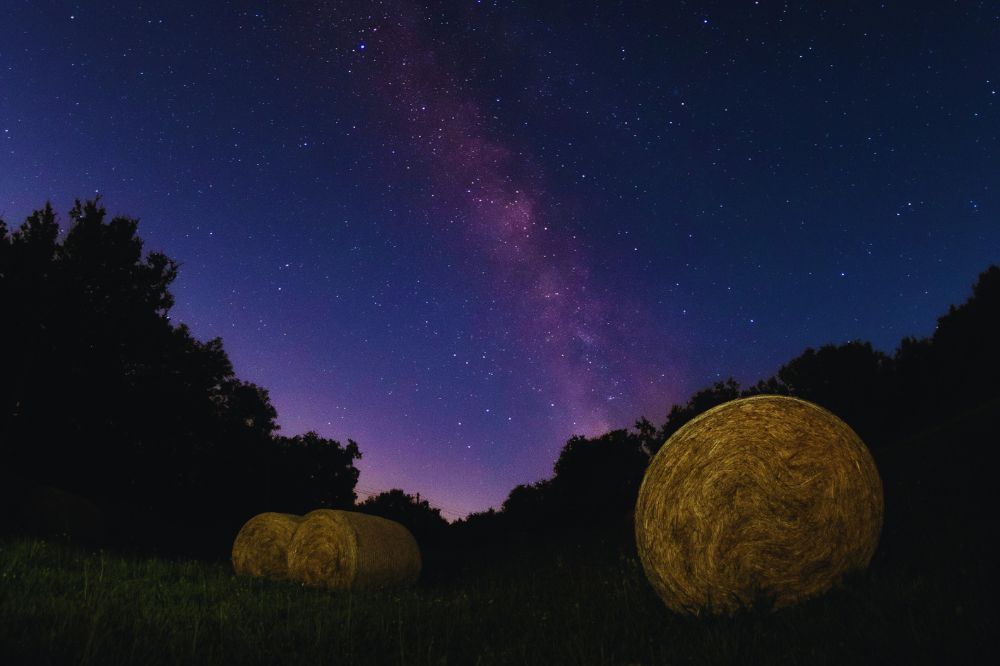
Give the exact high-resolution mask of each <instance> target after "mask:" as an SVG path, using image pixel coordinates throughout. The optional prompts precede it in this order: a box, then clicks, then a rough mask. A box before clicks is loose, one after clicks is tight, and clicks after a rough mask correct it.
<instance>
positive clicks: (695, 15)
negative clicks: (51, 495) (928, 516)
mask: <svg viewBox="0 0 1000 666" xmlns="http://www.w3.org/2000/svg"><path fill="white" fill-rule="evenodd" d="M917 7H919V9H918V8H917ZM998 90H1000V4H998V3H996V2H946V1H944V0H942V1H941V2H932V3H914V2H903V1H900V2H884V3H879V2H843V3H841V2H814V3H807V4H806V5H803V4H802V3H794V2H777V1H771V0H760V1H759V2H754V1H753V0H749V1H743V2H649V3H638V2H636V3H631V2H617V3H616V2H600V3H593V2H585V1H584V2H564V3H558V4H557V3H528V2H520V3H513V2H473V1H466V2H439V3H415V2H402V1H396V0H388V1H386V2H323V1H320V0H317V1H315V2H312V1H310V2H306V1H298V2H222V1H218V2H216V1H215V0H209V1H206V0H199V1H198V2H189V1H187V0H174V1H171V2H166V1H164V2H146V3H136V2H120V3H116V2H96V1H95V2H60V1H58V0H53V1H47V2H38V1H37V0H2V1H0V216H2V217H3V218H4V219H6V220H7V222H8V224H15V225H16V224H19V223H20V222H21V221H23V218H24V216H25V215H27V214H28V213H29V212H30V211H31V210H33V209H35V208H38V207H40V206H41V205H42V204H44V202H45V201H46V200H51V201H52V203H53V204H54V205H55V207H56V208H57V209H58V210H60V211H62V213H63V217H62V220H63V221H64V222H65V220H66V217H65V212H66V211H67V210H68V209H69V207H70V206H71V205H72V202H73V200H74V198H76V197H80V198H84V197H91V196H93V195H94V193H97V192H99V193H100V194H101V195H102V196H103V202H104V204H105V205H106V206H107V208H108V210H109V213H111V214H126V215H131V216H135V217H138V218H140V220H141V223H140V225H139V234H140V235H141V236H142V238H143V239H144V240H145V241H146V248H147V249H148V250H158V251H162V252H165V253H166V254H167V255H168V256H170V257H172V258H174V259H176V260H177V261H179V262H180V264H181V269H180V277H179V278H178V280H177V281H176V283H175V284H174V286H173V292H174V294H175V295H176V297H177V305H176V307H175V308H174V310H173V311H172V313H171V314H172V319H173V320H174V321H176V322H181V321H183V322H185V323H187V324H188V325H189V326H190V327H191V329H192V332H193V333H194V335H195V336H196V337H198V338H199V339H202V340H206V339H209V338H212V337H215V336H221V337H222V338H223V340H224V342H225V348H226V350H227V352H228V353H229V356H230V358H231V359H232V360H233V363H234V366H235V369H236V373H237V375H238V376H239V377H240V378H242V379H245V380H248V381H253V382H256V383H258V384H260V385H262V386H264V387H266V388H267V389H268V390H269V391H270V395H271V400H272V402H273V403H274V405H275V407H276V408H277V410H278V414H279V418H278V420H279V423H280V424H281V427H282V429H281V432H282V433H283V434H286V435H293V434H299V433H302V432H305V431H307V430H315V431H317V432H319V433H320V434H321V435H323V436H325V437H330V438H334V439H338V440H341V441H346V439H347V438H353V439H355V440H356V441H358V443H359V445H360V447H361V450H362V452H363V454H364V458H363V460H361V461H360V463H359V467H360V468H361V470H362V473H361V480H360V482H359V488H358V489H359V493H360V494H361V495H367V494H370V493H371V492H377V491H379V490H384V489H388V488H391V487H401V488H403V489H405V490H406V491H407V492H410V493H416V492H419V493H420V494H421V496H422V497H424V498H426V499H428V500H430V501H431V503H432V504H434V505H436V506H439V507H440V508H442V509H443V513H444V515H445V516H447V517H449V518H456V517H459V516H461V515H464V514H466V513H468V512H469V511H475V510H481V509H485V508H486V507H489V506H498V505H499V504H500V503H501V502H502V501H503V499H504V498H505V497H506V495H507V493H508V492H509V490H510V489H511V488H512V487H513V486H514V485H516V484H518V483H525V482H532V481H536V480H538V479H541V478H545V477H548V476H550V475H551V471H552V463H553V462H554V460H555V458H556V456H557V455H558V452H559V449H560V448H561V446H562V445H563V444H564V443H565V440H566V439H567V438H568V437H569V436H570V435H572V434H574V433H578V434H586V435H595V434H599V433H602V432H605V431H607V430H610V429H614V428H621V427H627V426H630V425H631V424H632V423H634V421H635V420H636V419H638V418H639V417H641V416H643V415H645V416H647V417H649V418H650V419H651V420H652V421H653V422H654V423H656V424H660V423H662V422H663V420H664V419H665V416H666V414H667V411H668V410H669V408H670V406H671V405H672V404H674V403H683V402H685V401H686V400H687V398H688V397H689V396H690V395H691V394H692V393H693V392H694V391H696V390H698V389H700V388H704V387H706V386H708V385H710V384H711V383H713V382H715V381H719V380H721V379H725V378H726V377H728V376H730V375H732V376H734V377H735V378H736V379H738V380H739V381H740V382H742V383H743V384H744V385H747V384H753V383H755V382H756V381H757V380H758V379H762V378H764V377H767V376H770V375H771V374H773V373H774V372H775V371H776V370H777V369H778V367H779V366H780V365H781V363H783V362H786V361H788V360H790V359H791V358H793V357H794V356H796V355H797V354H799V353H800V352H802V351H803V350H804V349H805V348H806V347H807V346H812V347H818V346H821V345H823V344H826V343H837V344H840V343H843V342H846V341H848V340H854V339H862V340H867V341H871V342H872V343H873V345H874V346H875V347H876V348H878V349H881V350H883V351H886V352H888V353H891V352H892V351H893V349H894V348H895V346H896V345H897V343H898V342H899V340H900V338H902V337H903V336H905V335H914V336H918V337H922V336H926V335H930V334H931V333H932V332H933V330H934V324H935V319H936V317H938V316H939V315H941V314H943V313H944V312H945V311H946V310H947V307H948V305H949V304H951V303H960V302H962V301H963V300H964V299H965V298H966V297H967V296H968V295H969V294H970V293H971V289H970V288H971V285H972V283H973V282H974V281H975V279H976V276H977V275H978V273H979V272H980V271H982V270H984V269H985V268H986V267H987V266H988V265H989V264H990V263H993V262H1000V213H998V211H1000V190H998V188H1000V159H998V158H1000V154H998V150H1000V140H998V133H1000V95H998V94H997V91H998Z"/></svg>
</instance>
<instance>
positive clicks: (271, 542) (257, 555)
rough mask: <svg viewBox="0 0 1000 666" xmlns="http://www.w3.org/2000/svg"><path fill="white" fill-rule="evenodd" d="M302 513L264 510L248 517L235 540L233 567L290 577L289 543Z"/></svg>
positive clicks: (238, 570) (255, 573)
mask: <svg viewBox="0 0 1000 666" xmlns="http://www.w3.org/2000/svg"><path fill="white" fill-rule="evenodd" d="M301 522H302V516H296V515H293V514H290V513H270V512H269V513H261V514H258V515H256V516H254V517H253V518H251V519H250V520H248V521H247V522H246V523H245V524H244V525H243V527H242V528H240V531H239V534H237V535H236V539H235V540H234V541H233V569H234V570H235V571H236V573H237V574H239V575H243V576H258V577H264V578H276V579H281V578H287V577H288V544H289V542H291V540H292V535H293V534H295V528H296V527H298V526H299V523H301Z"/></svg>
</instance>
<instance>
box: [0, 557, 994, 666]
mask: <svg viewBox="0 0 1000 666" xmlns="http://www.w3.org/2000/svg"><path fill="white" fill-rule="evenodd" d="M970 554H971V553H965V555H970ZM963 559H964V558H963ZM966 561H967V564H968V566H966V567H964V568H961V569H960V570H959V569H956V570H951V569H946V568H942V569H941V570H940V571H939V572H938V573H937V574H936V575H935V574H931V573H928V572H927V571H918V570H907V569H898V570H888V569H887V568H886V567H880V566H876V567H873V568H872V569H871V570H870V571H868V572H867V573H865V574H863V575H861V576H858V577H856V578H854V579H852V580H849V581H847V583H846V584H845V585H844V586H843V587H842V588H841V589H838V590H836V591H834V592H833V593H831V594H828V595H826V596H824V597H822V598H819V599H816V600H813V601H812V602H809V603H806V604H804V605H801V606H799V607H796V608H792V609H787V610H783V611H779V612H777V613H773V614H768V613H754V614H746V615H743V616H738V617H735V618H728V619H719V618H715V619H691V618H682V617H678V616H675V615H672V614H670V613H669V612H668V611H666V609H665V608H664V607H663V606H662V604H661V603H660V602H659V600H658V599H657V598H656V597H655V596H654V595H653V593H652V592H651V590H650V589H649V587H648V586H647V584H646V582H645V579H644V577H643V574H642V570H641V568H640V567H639V565H638V563H637V562H636V561H635V560H634V559H631V558H627V557H622V558H621V559H620V560H619V561H618V562H617V563H613V564H603V565H587V564H583V563H577V564H567V563H562V562H561V561H560V560H558V559H556V558H548V560H547V561H546V558H544V557H541V556H540V557H539V559H538V563H537V564H536V565H535V566H530V567H529V566H520V565H518V566H513V565H512V566H510V567H508V568H506V570H504V567H500V568H499V570H498V569H497V568H494V569H493V570H492V571H491V572H490V573H486V572H485V571H482V572H479V573H478V574H477V573H475V567H472V568H471V569H470V570H469V571H468V572H467V573H466V574H464V575H463V576H462V577H460V578H459V579H456V580H451V581H447V582H440V583H436V584H435V583H430V584H422V585H419V586H417V587H415V588H412V589H407V590H401V591H398V590H397V591H391V592H390V591H376V592H365V593H357V592H356V593H353V594H348V593H330V592H323V591H318V590H312V589H306V588H302V587H299V586H297V585H294V584H283V583H272V582H265V581H260V580H249V579H243V578H236V577H234V576H233V574H232V572H231V570H230V568H229V567H228V566H227V565H225V564H223V563H216V564H210V563H204V562H195V561H168V560H157V559H140V558H132V559H129V558H125V557H121V556H115V555H111V554H107V553H103V552H99V551H98V552H88V551H84V550H80V549H78V548H75V547H71V546H68V545H65V544H59V543H52V542H43V541H38V540H23V539H22V540H9V541H5V542H3V543H2V545H0V577H2V578H0V580H2V588H0V590H2V591H0V662H2V663H5V664H19V663H36V664H45V663H53V664H64V663H78V664H88V663H89V664H120V663H141V664H229V663H232V664H237V663H238V664H273V663H296V664H369V663H372V664H495V663H496V664H523V663H548V664H576V663H581V664H591V663H593V664H602V663H608V664H633V663H634V664H667V663H681V664H687V663H693V664H704V663H707V664H718V663H829V664H843V663H858V662H866V663H886V662H890V661H894V662H898V663H961V662H966V663H967V662H969V661H977V660H980V659H981V658H982V655H983V654H984V653H985V649H986V648H987V647H988V643H989V641H991V640H992V636H991V635H990V632H992V631H993V630H994V629H995V624H994V622H993V616H992V613H993V611H992V608H990V606H991V604H992V600H991V599H988V598H987V594H986V592H985V590H984V589H983V588H982V585H981V581H983V580H984V576H985V574H986V573H987V572H986V571H984V570H982V568H984V567H985V557H984V558H978V557H977V558H973V559H971V560H966Z"/></svg>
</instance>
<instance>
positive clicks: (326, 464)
mask: <svg viewBox="0 0 1000 666" xmlns="http://www.w3.org/2000/svg"><path fill="white" fill-rule="evenodd" d="M70 220H71V224H70V227H69V229H68V231H67V233H66V235H65V238H64V239H63V240H62V242H60V241H59V225H58V223H57V220H56V215H55V213H54V211H53V210H52V207H51V206H50V205H46V207H45V208H43V209H42V210H39V211H36V212H35V213H33V214H32V215H31V216H29V217H28V219H27V220H26V221H25V223H24V224H23V225H22V226H21V227H20V228H19V229H18V230H16V231H15V232H13V233H12V234H8V232H7V228H6V225H2V224H0V311H2V312H3V320H4V322H5V325H4V326H2V327H0V348H2V349H4V350H5V359H4V371H3V373H2V375H0V447H2V450H0V455H2V456H3V459H4V461H5V465H4V466H5V468H6V470H5V471H6V475H7V476H10V477H13V478H14V479H16V480H17V482H16V483H15V482H13V481H12V482H11V483H10V484H9V485H10V486H11V487H15V486H16V487H26V488H30V487H31V486H32V484H35V485H51V486H55V487H58V488H64V489H67V490H69V491H72V492H74V493H79V494H80V495H82V496H85V497H89V498H91V499H93V500H96V501H98V502H99V503H101V504H102V505H104V506H106V507H109V508H111V509H112V513H114V514H115V515H116V516H117V520H115V521H113V522H114V523H115V524H116V525H117V527H118V529H117V534H118V536H119V537H121V538H123V539H124V538H127V539H137V540H139V541H141V542H144V545H152V546H156V547H171V546H173V547H180V548H183V549H188V550H190V549H191V546H194V547H195V549H196V550H198V549H200V548H199V545H198V544H194V543H190V544H185V543H183V542H184V541H192V542H193V541H198V540H199V539H200V537H198V536H196V535H197V534H198V533H199V532H209V531H214V532H215V533H222V534H224V535H225V536H224V538H220V539H219V544H218V545H221V544H222V543H223V542H224V541H226V540H228V539H230V537H231V534H229V532H230V531H232V533H235V529H238V527H239V524H240V523H241V522H242V521H243V520H246V519H247V518H249V517H250V515H253V513H256V512H258V511H263V510H267V509H268V508H269V506H270V505H272V504H274V503H282V502H284V503H288V504H295V501H296V499H297V498H295V497H288V498H284V500H282V499H281V498H280V497H279V495H280V494H281V493H282V492H286V493H287V492H290V491H291V490H292V489H294V491H295V492H297V493H300V494H301V493H305V494H308V495H310V497H315V498H321V499H322V501H324V502H333V503H336V502H346V503H347V504H348V505H349V504H350V502H351V501H352V500H353V488H354V483H355V482H356V480H357V470H356V469H354V467H353V459H354V458H356V457H358V456H359V455H360V454H358V453H357V446H356V445H354V444H353V443H351V444H349V446H348V451H353V453H354V455H350V454H348V455H346V456H340V457H337V456H336V455H333V456H332V457H331V455H330V451H333V450H337V449H339V444H338V445H337V446H336V447H334V446H329V447H325V448H324V446H323V443H322V442H323V441H322V440H318V438H316V437H315V436H314V435H313V436H312V437H311V438H310V436H309V435H307V436H305V439H306V440H308V442H306V443H303V441H304V440H300V441H296V443H295V445H294V446H293V445H290V444H289V441H294V440H284V439H281V440H277V439H276V438H275V436H274V432H275V430H276V429H277V426H276V425H275V421H274V420H275V417H276V413H275V410H274V408H273V407H272V406H271V404H270V401H269V399H268V395H267V391H266V390H264V389H263V388H261V387H258V386H256V385H254V384H251V383H248V382H243V381H241V380H239V379H238V378H237V377H236V376H235V374H234V372H233V367H232V364H231V363H230V361H229V358H228V357H227V356H226V353H225V351H224V349H223V346H222V340H221V339H219V338H216V339H213V340H209V341H208V342H200V341H198V340H196V339H195V338H194V337H193V336H192V335H191V333H190V331H189V330H188V328H187V327H186V326H184V325H179V326H176V325H174V324H173V323H172V322H171V321H170V318H169V316H168V312H169V310H170V308H171V306H172V305H173V296H172V295H171V294H170V291H169V286H170V284H171V283H172V282H173V280H174V278H175V277H176V276H177V264H176V263H175V262H173V261H172V260H171V259H169V258H168V257H166V256H165V255H163V254H160V253H155V252H153V253H148V254H146V255H145V256H143V250H142V241H141V239H140V238H139V237H138V236H137V235H136V230H137V226H138V221H137V220H135V219H131V218H127V217H115V218H113V219H111V220H110V221H107V220H106V212H105V210H104V208H103V207H102V206H101V205H100V202H99V201H97V200H94V201H88V202H85V203H80V202H79V201H78V202H77V203H76V205H75V206H74V207H73V209H72V210H71V211H70ZM334 444H335V443H334ZM352 446H353V449H352ZM296 447H298V448H302V449H305V450H306V451H307V452H306V453H305V454H304V455H305V457H306V458H307V459H308V458H309V456H312V459H313V461H315V462H317V463H319V465H318V467H319V469H318V470H315V471H313V472H312V474H311V476H307V477H305V478H298V479H296V480H295V481H290V480H288V479H287V478H284V477H283V476H282V473H281V471H283V470H288V469H289V468H294V467H295V464H297V463H296V460H298V459H297V455H298V457H301V453H300V452H299V451H298V448H296ZM321 449H322V451H320V450H321ZM298 464H300V466H301V462H299V463H298ZM338 466H339V467H338ZM275 469H277V470H279V472H278V473H277V474H275V473H274V472H273V471H272V470H275ZM268 475H271V476H270V477H269V476H268ZM275 477H276V478H275ZM320 486H321V487H320ZM28 527H30V526H28ZM111 531H112V532H115V530H114V529H112V530H111ZM215 547H216V545H215V544H213V548H215Z"/></svg>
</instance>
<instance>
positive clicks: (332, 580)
mask: <svg viewBox="0 0 1000 666" xmlns="http://www.w3.org/2000/svg"><path fill="white" fill-rule="evenodd" d="M420 567H421V559H420V549H419V548H418V547H417V542H416V541H415V540H414V538H413V535H412V534H410V531H409V530H408V529H406V528H405V527H403V526H402V525H400V524H399V523H397V522H395V521H392V520H387V519H385V518H380V517H378V516H370V515H368V514H364V513H356V512H353V511H336V510H333V509H317V510H316V511H311V512H309V513H307V514H306V516H305V519H304V520H303V521H302V522H301V523H300V524H299V526H298V529H296V530H295V535H294V536H293V537H292V541H291V544H289V547H288V573H289V575H290V576H291V577H292V578H293V579H295V580H297V581H300V582H302V583H305V584H307V585H317V586H321V587H328V588H331V589H340V590H346V589H358V588H363V587H382V586H388V585H405V584H410V583H414V582H416V580H417V577H418V576H419V575H420Z"/></svg>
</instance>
